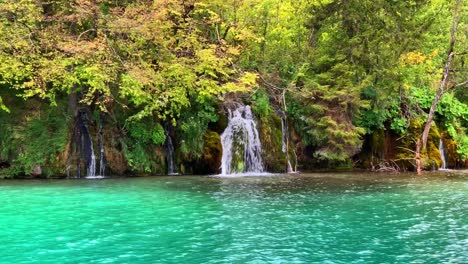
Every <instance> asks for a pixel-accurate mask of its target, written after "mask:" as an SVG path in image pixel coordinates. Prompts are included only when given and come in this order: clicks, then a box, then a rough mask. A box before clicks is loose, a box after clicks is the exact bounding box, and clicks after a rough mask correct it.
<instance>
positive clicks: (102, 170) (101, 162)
mask: <svg viewBox="0 0 468 264" xmlns="http://www.w3.org/2000/svg"><path fill="white" fill-rule="evenodd" d="M98 145H99V175H100V176H105V174H106V157H105V154H104V132H103V127H102V118H100V119H99V128H98Z"/></svg>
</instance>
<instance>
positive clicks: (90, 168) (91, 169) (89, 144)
mask: <svg viewBox="0 0 468 264" xmlns="http://www.w3.org/2000/svg"><path fill="white" fill-rule="evenodd" d="M83 115H84V114H83V113H81V114H80V118H81V120H80V121H81V129H80V130H81V143H82V146H81V150H82V151H83V154H84V158H85V166H86V177H95V176H96V155H95V154H94V145H93V139H92V138H91V134H90V133H89V128H88V125H87V124H86V122H85V121H84V117H83Z"/></svg>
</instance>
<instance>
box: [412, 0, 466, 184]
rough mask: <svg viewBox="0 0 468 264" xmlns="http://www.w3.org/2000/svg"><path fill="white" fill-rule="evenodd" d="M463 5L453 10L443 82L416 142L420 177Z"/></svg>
mask: <svg viewBox="0 0 468 264" xmlns="http://www.w3.org/2000/svg"><path fill="white" fill-rule="evenodd" d="M462 3H463V0H457V1H456V2H455V6H454V10H453V20H452V28H451V30H450V44H449V49H448V55H447V60H446V62H445V66H444V72H443V74H442V80H441V81H440V85H439V89H438V90H437V93H436V95H435V98H434V101H432V105H431V108H430V110H429V114H428V115H427V121H426V125H425V126H424V131H423V133H422V135H421V139H420V140H419V139H418V141H417V142H416V152H415V154H416V157H415V159H416V171H417V173H418V175H420V174H421V173H422V168H421V159H420V157H421V153H420V152H421V151H424V150H425V149H426V145H427V138H428V136H429V131H430V130H431V124H432V120H433V119H434V113H435V110H436V108H437V104H438V103H439V101H440V98H441V97H442V95H443V94H444V92H445V91H446V90H445V87H446V85H447V79H448V75H449V71H450V64H451V63H452V60H453V56H454V52H453V49H454V46H455V33H456V32H457V26H458V20H459V13H460V9H461V8H462V6H461V5H462Z"/></svg>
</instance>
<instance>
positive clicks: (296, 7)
mask: <svg viewBox="0 0 468 264" xmlns="http://www.w3.org/2000/svg"><path fill="white" fill-rule="evenodd" d="M454 22H455V24H456V25H457V28H456V31H454V32H453V34H452V35H453V36H454V40H455V42H454V45H453V51H452V56H453V60H452V61H451V64H450V68H449V71H448V79H447V82H446V84H444V85H443V87H442V88H443V91H442V93H441V95H442V96H441V99H440V102H438V104H437V108H436V111H435V115H434V121H433V122H431V124H432V128H431V131H430V133H429V140H428V142H427V146H426V147H425V148H423V150H422V153H421V154H422V162H423V165H424V168H426V169H431V168H439V167H440V166H441V158H440V152H439V142H440V140H442V142H443V143H444V145H445V148H446V151H447V153H446V156H447V163H448V166H449V167H462V166H466V165H467V162H466V161H467V158H468V137H467V133H468V89H467V88H468V82H467V80H468V65H467V64H468V63H466V62H465V61H466V60H467V59H468V55H467V54H468V40H467V39H468V5H466V4H465V5H464V4H463V1H461V0H456V1H452V0H411V1H394V0H377V1H370V0H347V1H344V0H310V1H306V0H282V1H280V0H223V1H221V0H209V1H208V0H153V1H149V0H137V1H126V0H112V1H111V0H73V1H65V0H41V1H39V0H2V1H0V32H1V35H0V108H1V109H0V122H1V126H0V177H1V176H2V175H3V176H4V177H5V176H9V177H10V176H22V175H30V174H34V175H43V176H52V175H66V174H67V173H68V175H80V171H83V169H85V168H86V164H85V163H86V155H88V156H89V153H86V151H84V148H85V145H87V144H88V145H89V144H94V146H95V147H96V148H97V146H102V147H103V153H102V155H105V159H106V162H107V163H108V166H107V172H106V173H112V174H124V173H133V174H155V173H161V174H162V173H166V145H167V144H168V143H167V140H168V137H170V138H172V140H173V141H174V145H175V151H176V164H177V167H178V169H179V170H180V171H181V172H183V173H217V172H218V169H219V162H220V155H221V145H220V139H219V135H220V133H221V132H222V131H223V129H224V128H225V127H226V121H227V120H226V111H227V109H230V108H232V107H233V106H234V105H235V104H236V103H243V104H250V105H252V109H253V111H254V113H255V115H256V118H257V120H258V122H259V128H260V135H261V138H262V141H263V145H264V146H266V147H264V148H265V149H267V151H265V153H264V156H265V157H264V160H265V163H266V164H265V166H266V168H267V169H269V170H272V171H284V170H286V162H285V155H284V153H283V152H282V150H281V147H282V146H281V136H282V135H281V117H283V120H284V119H285V118H284V117H287V119H286V120H287V124H289V130H290V133H289V135H288V150H287V152H288V153H287V154H288V156H291V157H293V158H292V159H293V162H294V163H295V165H296V166H298V167H299V169H304V170H305V169H317V168H337V167H345V168H350V167H361V168H365V169H373V170H389V169H390V170H406V169H410V170H412V169H414V150H415V147H416V143H417V142H418V140H419V139H420V137H421V134H422V132H423V129H424V125H425V122H426V121H427V118H428V112H429V109H430V107H431V104H433V100H434V97H435V95H436V92H437V90H438V89H439V86H440V83H441V79H442V76H443V71H444V67H445V66H446V62H447V57H448V54H447V52H448V50H449V45H450V39H451V32H450V31H451V28H453V26H452V24H454ZM88 134H89V136H90V138H91V140H90V141H89V140H88V141H87V140H86V136H87V135H88ZM70 171H71V172H70ZM70 173H71V174H70Z"/></svg>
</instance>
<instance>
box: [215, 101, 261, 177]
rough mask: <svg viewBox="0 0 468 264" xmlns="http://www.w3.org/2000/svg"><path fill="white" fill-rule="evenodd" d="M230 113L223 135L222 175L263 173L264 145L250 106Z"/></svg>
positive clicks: (241, 107)
mask: <svg viewBox="0 0 468 264" xmlns="http://www.w3.org/2000/svg"><path fill="white" fill-rule="evenodd" d="M228 112H229V116H228V125H227V127H226V129H225V130H224V132H223V133H222V134H221V145H222V147H223V156H222V159H221V175H228V174H234V173H261V172H263V162H262V145H261V143H260V137H259V134H258V130H257V125H256V124H255V120H254V119H253V114H252V110H251V109H250V106H248V105H246V106H240V107H238V108H237V109H235V110H234V111H231V110H228Z"/></svg>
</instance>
